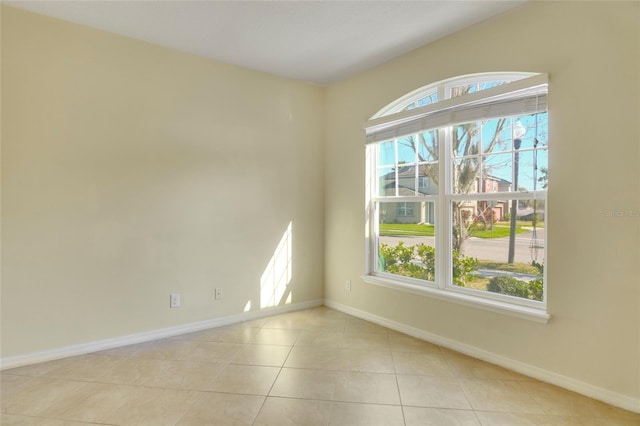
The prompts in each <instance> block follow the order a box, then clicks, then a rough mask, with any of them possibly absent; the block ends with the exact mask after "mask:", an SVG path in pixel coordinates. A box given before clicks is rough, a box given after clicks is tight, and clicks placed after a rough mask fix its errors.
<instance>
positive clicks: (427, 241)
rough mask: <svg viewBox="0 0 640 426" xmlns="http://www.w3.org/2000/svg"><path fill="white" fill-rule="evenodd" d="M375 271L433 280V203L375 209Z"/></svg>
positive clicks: (388, 205)
mask: <svg viewBox="0 0 640 426" xmlns="http://www.w3.org/2000/svg"><path fill="white" fill-rule="evenodd" d="M378 211H379V214H378V221H379V223H378V226H379V230H380V234H379V237H378V269H377V270H378V271H379V272H388V273H391V274H396V275H402V276H407V277H413V278H420V279H424V280H428V281H433V280H434V279H435V241H434V235H435V233H434V222H435V216H434V215H435V203H434V202H415V203H410V202H409V203H380V204H379V205H378Z"/></svg>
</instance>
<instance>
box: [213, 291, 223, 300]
mask: <svg viewBox="0 0 640 426" xmlns="http://www.w3.org/2000/svg"><path fill="white" fill-rule="evenodd" d="M214 297H215V299H216V300H220V299H222V289H221V288H216V290H215V293H214Z"/></svg>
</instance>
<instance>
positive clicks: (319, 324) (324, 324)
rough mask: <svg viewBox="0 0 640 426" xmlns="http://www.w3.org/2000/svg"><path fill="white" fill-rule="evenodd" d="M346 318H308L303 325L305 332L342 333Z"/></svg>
mask: <svg viewBox="0 0 640 426" xmlns="http://www.w3.org/2000/svg"><path fill="white" fill-rule="evenodd" d="M346 324H347V320H346V318H314V317H312V318H310V319H308V320H307V321H306V322H305V324H304V329H305V330H319V331H324V332H332V333H344V329H345V327H346Z"/></svg>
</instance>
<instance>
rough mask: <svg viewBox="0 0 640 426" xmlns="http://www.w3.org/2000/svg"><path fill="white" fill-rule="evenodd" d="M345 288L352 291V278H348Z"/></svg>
mask: <svg viewBox="0 0 640 426" xmlns="http://www.w3.org/2000/svg"><path fill="white" fill-rule="evenodd" d="M344 289H345V290H347V291H351V280H347V282H346V283H345V285H344Z"/></svg>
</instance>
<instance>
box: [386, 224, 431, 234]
mask: <svg viewBox="0 0 640 426" xmlns="http://www.w3.org/2000/svg"><path fill="white" fill-rule="evenodd" d="M380 235H387V236H398V237H402V236H405V235H410V236H420V237H433V236H434V235H435V234H434V231H433V225H418V224H417V223H381V224H380Z"/></svg>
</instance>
